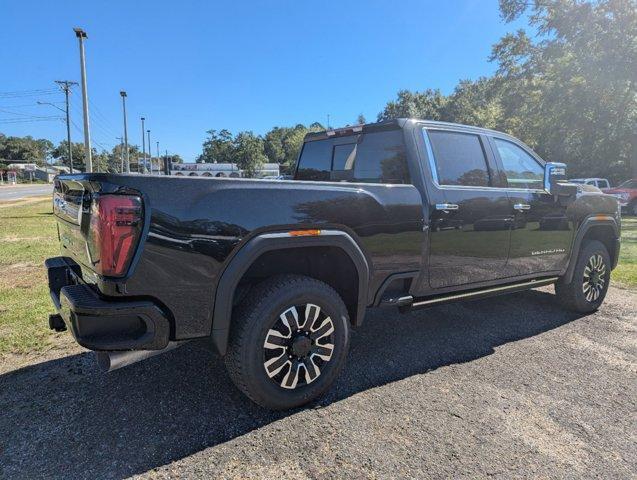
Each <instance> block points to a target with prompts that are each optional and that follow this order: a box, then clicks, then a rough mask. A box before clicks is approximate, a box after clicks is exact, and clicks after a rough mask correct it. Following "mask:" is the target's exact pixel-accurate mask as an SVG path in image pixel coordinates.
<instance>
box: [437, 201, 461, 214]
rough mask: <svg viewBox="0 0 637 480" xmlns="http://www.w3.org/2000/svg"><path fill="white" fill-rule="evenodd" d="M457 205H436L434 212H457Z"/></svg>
mask: <svg viewBox="0 0 637 480" xmlns="http://www.w3.org/2000/svg"><path fill="white" fill-rule="evenodd" d="M458 208H460V207H458V205H456V204H455V203H436V210H441V211H443V212H450V211H451V210H458Z"/></svg>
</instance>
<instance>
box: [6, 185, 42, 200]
mask: <svg viewBox="0 0 637 480" xmlns="http://www.w3.org/2000/svg"><path fill="white" fill-rule="evenodd" d="M51 192H53V185H43V184H35V185H0V201H3V200H5V201H6V200H20V199H21V198H26V197H34V196H36V195H51Z"/></svg>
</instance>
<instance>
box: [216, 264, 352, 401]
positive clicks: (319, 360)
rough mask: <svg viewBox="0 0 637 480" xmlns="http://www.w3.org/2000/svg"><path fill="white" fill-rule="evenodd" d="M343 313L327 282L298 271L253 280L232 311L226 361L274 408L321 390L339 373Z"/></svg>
mask: <svg viewBox="0 0 637 480" xmlns="http://www.w3.org/2000/svg"><path fill="white" fill-rule="evenodd" d="M348 347H349V317H348V314H347V308H346V307H345V304H344V303H343V300H342V299H341V297H340V296H339V295H338V293H336V291H334V289H332V288H331V287H330V286H329V285H327V284H325V283H323V282H320V281H318V280H316V279H313V278H309V277H305V276H301V275H283V276H277V277H273V278H270V279H268V280H265V281H264V282H262V283H260V284H258V285H257V286H256V287H254V289H252V291H250V292H249V294H248V296H247V298H246V299H245V300H244V301H243V302H242V303H241V304H240V305H239V306H238V307H237V309H236V312H234V314H233V319H232V329H231V335H230V342H229V345H228V353H227V354H226V357H225V362H226V367H227V369H228V373H229V374H230V378H231V379H232V381H233V382H234V384H235V385H236V386H237V387H238V388H239V389H240V390H241V391H242V392H243V393H244V394H245V395H247V396H248V398H250V399H251V400H252V401H253V402H255V403H257V404H259V405H261V406H263V407H266V408H270V409H274V410H284V409H289V408H294V407H298V406H301V405H304V404H306V403H309V402H311V401H312V400H314V399H316V398H317V397H319V396H320V395H322V394H323V393H324V392H325V391H326V390H327V389H328V388H329V387H330V386H331V384H332V383H333V382H334V380H335V379H336V377H337V376H338V374H339V373H340V371H341V369H342V368H343V365H344V364H345V358H346V356H347V350H348Z"/></svg>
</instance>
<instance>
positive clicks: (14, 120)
mask: <svg viewBox="0 0 637 480" xmlns="http://www.w3.org/2000/svg"><path fill="white" fill-rule="evenodd" d="M51 120H64V119H63V118H62V117H56V116H52V117H33V118H0V123H1V124H3V125H4V124H8V123H30V122H47V121H51Z"/></svg>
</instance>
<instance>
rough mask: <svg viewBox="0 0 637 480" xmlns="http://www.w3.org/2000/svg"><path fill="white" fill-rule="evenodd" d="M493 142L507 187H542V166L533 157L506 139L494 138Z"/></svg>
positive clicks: (539, 188)
mask: <svg viewBox="0 0 637 480" xmlns="http://www.w3.org/2000/svg"><path fill="white" fill-rule="evenodd" d="M494 142H495V146H496V148H497V149H498V153H499V154H500V159H501V160H502V167H503V168H504V175H505V176H506V179H507V183H508V185H509V187H511V188H528V189H533V190H542V189H543V186H544V168H543V167H542V165H540V164H539V163H538V162H537V160H535V158H533V157H532V156H531V155H529V154H528V153H527V152H525V151H524V150H523V149H522V148H520V147H518V146H517V145H516V144H515V143H512V142H509V141H508V140H502V139H500V138H494Z"/></svg>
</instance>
